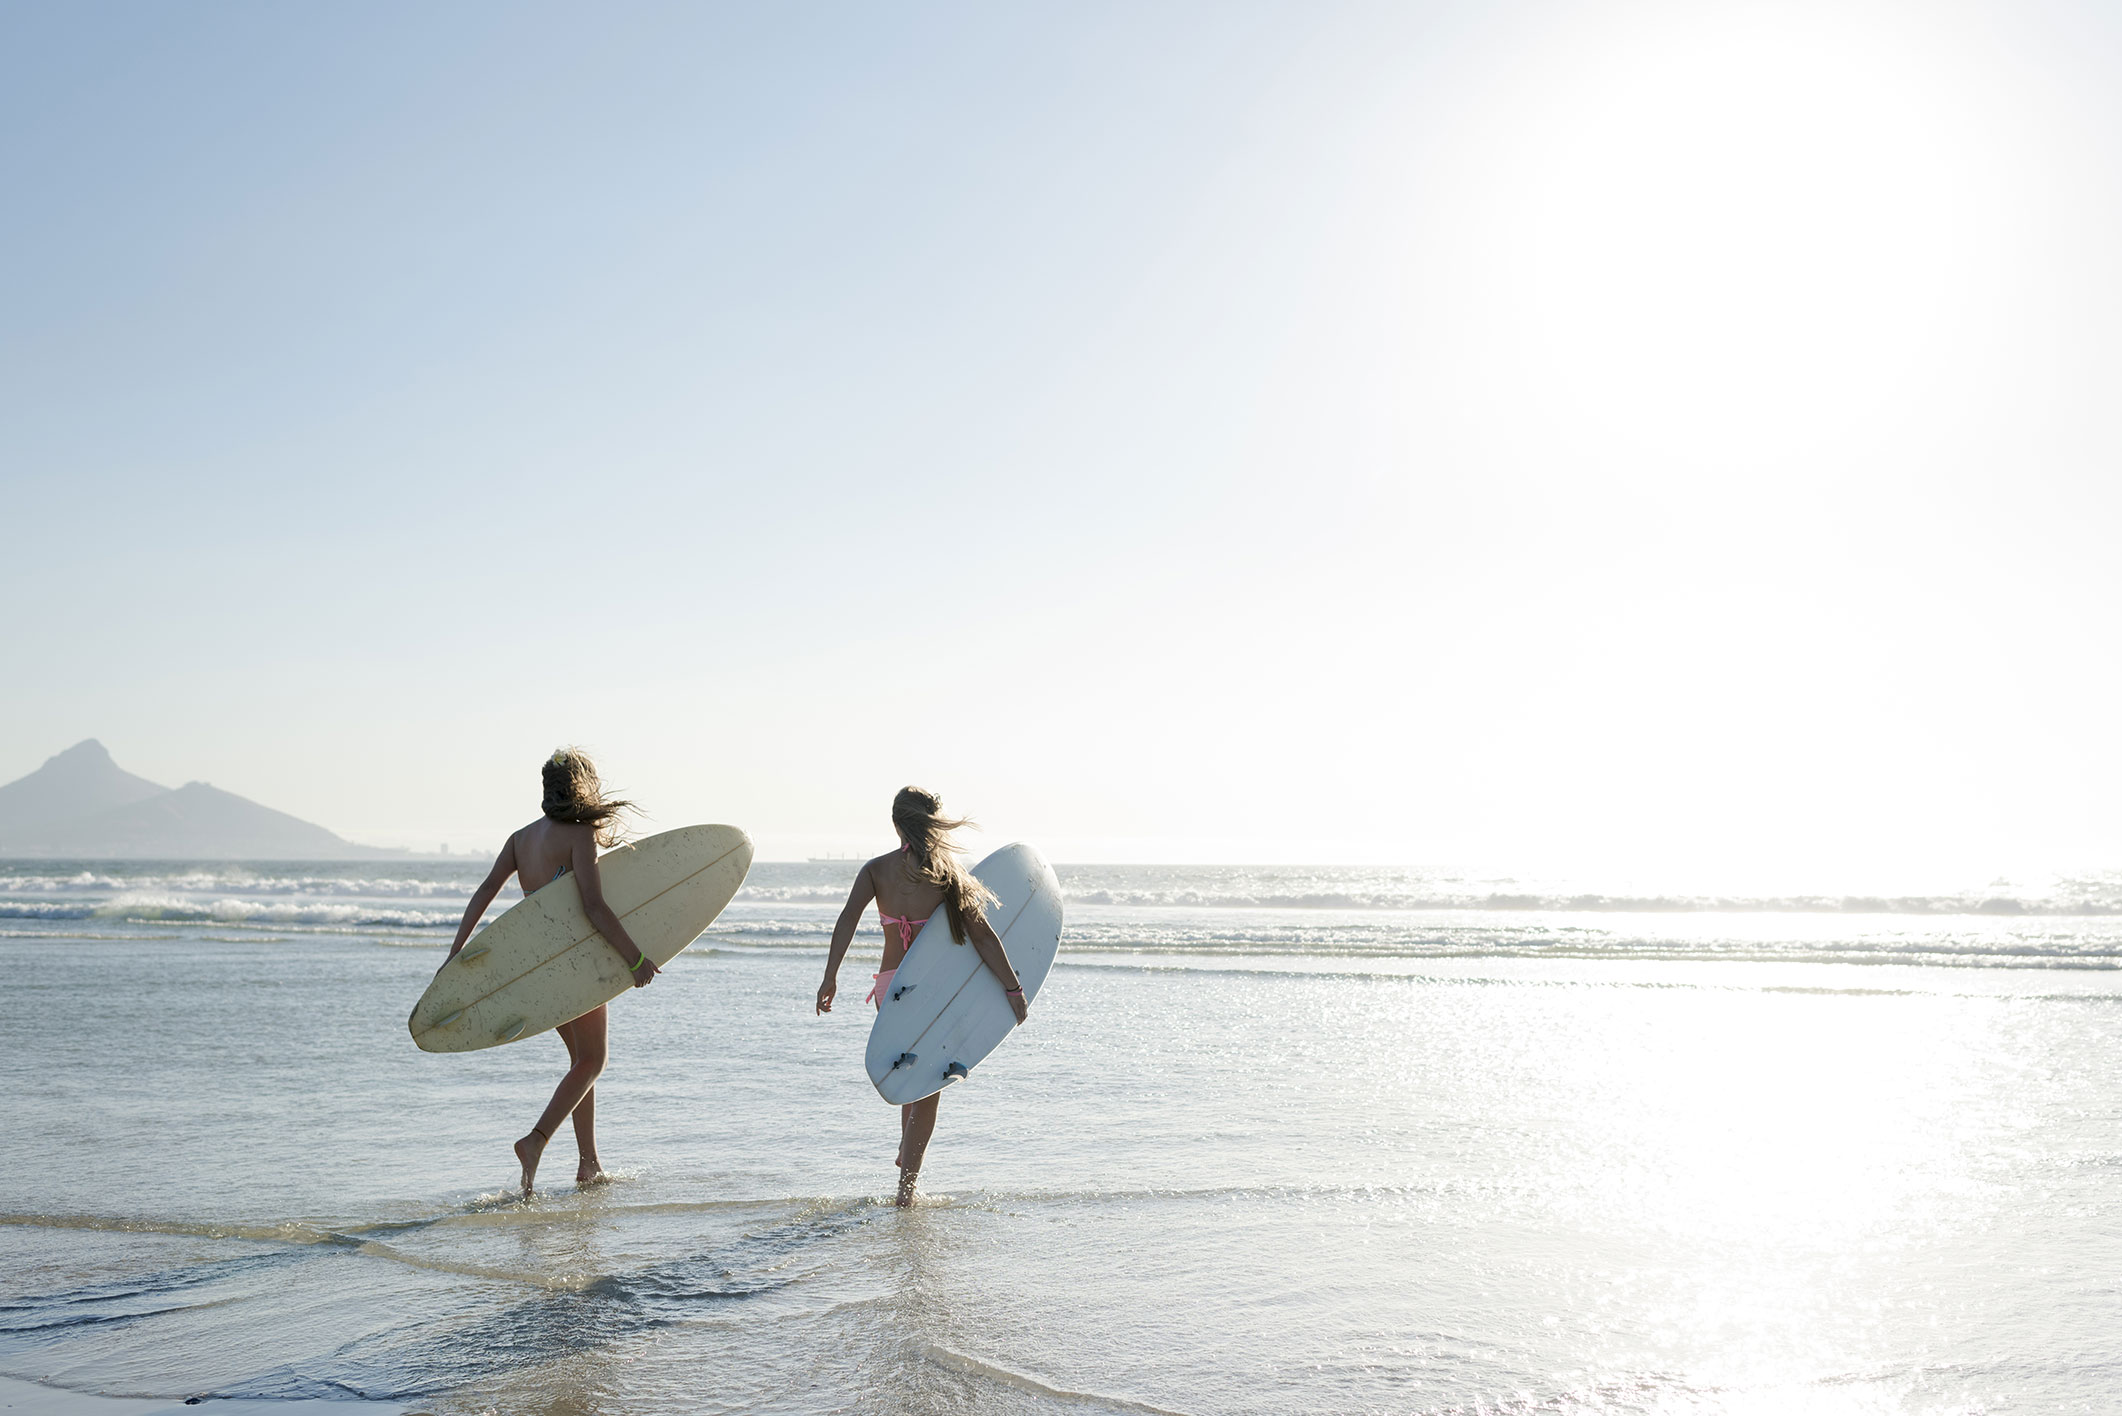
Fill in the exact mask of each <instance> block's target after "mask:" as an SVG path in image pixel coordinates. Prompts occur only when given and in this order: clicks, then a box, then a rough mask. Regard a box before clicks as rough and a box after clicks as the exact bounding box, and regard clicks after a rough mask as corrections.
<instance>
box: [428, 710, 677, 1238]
mask: <svg viewBox="0 0 2122 1416" xmlns="http://www.w3.org/2000/svg"><path fill="white" fill-rule="evenodd" d="M541 772H542V775H543V777H544V786H545V799H544V803H543V806H544V814H543V815H541V816H540V817H539V818H538V819H537V820H536V821H533V822H531V823H530V824H529V825H528V826H525V827H524V828H523V829H522V830H520V831H517V832H516V833H515V834H514V835H512V836H510V837H509V838H508V844H506V845H504V846H503V847H502V848H501V854H500V855H498V856H496V857H494V868H493V869H492V870H490V871H488V872H487V873H486V879H484V880H483V881H481V882H480V883H479V888H478V889H477V890H474V891H473V892H472V898H471V903H470V904H468V905H466V906H465V908H464V922H463V923H461V924H459V925H458V926H457V938H456V940H455V941H454V942H453V943H452V944H451V945H450V946H449V957H450V958H452V959H453V958H455V957H456V956H457V951H458V950H460V949H462V948H463V947H464V944H465V941H466V940H468V939H470V938H471V937H472V931H473V930H475V929H477V928H478V927H479V921H480V919H481V918H482V917H484V916H485V914H486V907H487V906H488V905H491V904H492V903H493V902H494V896H496V895H498V894H500V893H501V887H502V886H504V885H506V884H507V883H508V878H509V876H511V875H513V876H516V877H517V879H518V880H519V881H520V882H521V884H522V886H523V893H524V894H525V895H529V894H531V893H533V892H535V891H536V890H538V889H539V888H540V887H542V886H545V885H549V884H551V883H552V882H553V881H555V880H557V879H559V878H560V877H561V876H563V875H565V874H567V873H568V872H570V871H572V872H574V876H575V883H576V885H577V886H578V887H579V888H580V889H581V892H582V913H583V914H585V915H587V916H588V917H589V922H590V923H591V924H593V925H595V926H596V928H597V932H598V933H599V934H601V935H602V936H603V937H604V941H605V942H606V943H607V944H609V945H610V946H611V947H612V950H613V952H614V953H616V954H618V956H619V958H620V960H621V961H622V962H623V963H624V964H625V965H626V968H627V970H628V972H629V973H630V974H631V975H632V977H633V982H634V987H636V988H644V987H646V986H647V985H648V984H649V983H650V982H651V981H653V980H654V979H655V977H656V974H657V968H656V964H655V961H654V960H652V959H650V958H649V957H648V955H647V954H645V953H644V952H642V950H641V949H640V948H638V947H637V946H636V945H635V943H634V941H633V939H632V937H631V936H629V935H628V934H627V932H626V926H625V925H623V924H621V923H620V922H619V916H618V915H616V914H614V913H613V912H612V909H611V906H609V905H608V904H606V903H605V900H604V884H603V881H602V879H601V878H600V877H599V876H598V874H597V848H598V847H599V846H612V845H616V844H618V839H619V816H620V813H621V812H623V811H625V810H626V809H627V808H628V807H629V806H631V805H632V803H631V802H624V801H614V800H611V799H609V798H607V797H606V796H605V795H604V787H603V785H602V784H601V783H600V782H599V781H598V780H597V769H596V767H595V766H594V765H593V764H592V763H591V762H590V760H589V758H588V756H586V755H585V754H584V753H582V752H581V751H580V750H579V749H576V748H569V747H563V748H561V749H560V750H559V751H557V752H555V753H554V754H553V755H552V756H551V757H550V758H549V759H547V761H546V763H545V766H544V767H543V768H542V769H541ZM443 962H444V963H445V964H446V963H448V962H449V960H448V959H445V960H444V961H443ZM554 1031H555V1032H557V1033H559V1034H560V1040H561V1041H562V1042H565V1043H566V1044H567V1056H568V1062H569V1066H568V1069H567V1075H566V1076H564V1077H562V1078H561V1079H560V1085H559V1086H557V1087H555V1088H554V1089H553V1099H552V1100H551V1101H550V1102H548V1103H547V1104H546V1107H545V1114H544V1115H542V1116H540V1117H539V1118H538V1124H537V1125H535V1126H533V1127H531V1128H530V1133H529V1134H528V1135H526V1136H525V1137H524V1138H523V1139H522V1140H520V1141H518V1142H516V1161H517V1164H518V1165H520V1166H521V1167H522V1170H523V1193H524V1195H525V1196H526V1197H527V1196H529V1194H530V1193H531V1185H532V1182H533V1181H534V1180H535V1179H536V1178H537V1174H538V1161H539V1159H540V1157H542V1156H543V1155H544V1154H545V1147H546V1144H547V1143H548V1142H549V1141H551V1140H552V1138H553V1132H555V1131H556V1130H558V1129H559V1127H560V1122H561V1121H562V1120H563V1119H565V1118H567V1117H569V1116H572V1117H574V1119H575V1149H576V1151H577V1152H578V1153H579V1155H580V1160H579V1162H578V1163H577V1165H576V1166H575V1183H576V1184H578V1185H588V1184H592V1183H594V1182H596V1181H599V1180H601V1179H603V1178H604V1167H603V1166H602V1165H601V1164H599V1162H598V1160H597V1133H596V1103H597V1094H596V1085H597V1077H598V1074H600V1073H601V1072H603V1070H604V1061H605V1032H606V1028H605V1012H604V1005H602V1004H599V1005H598V1006H596V1007H595V1008H592V1009H590V1010H589V1011H588V1012H587V1013H584V1014H582V1015H581V1016H580V1017H578V1018H575V1019H572V1020H571V1021H569V1022H565V1023H561V1024H560V1025H559V1026H558V1027H557V1028H555V1029H554Z"/></svg>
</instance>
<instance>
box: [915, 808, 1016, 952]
mask: <svg viewBox="0 0 2122 1416" xmlns="http://www.w3.org/2000/svg"><path fill="white" fill-rule="evenodd" d="M972 824H973V823H972V821H971V820H970V819H969V818H966V817H959V818H956V819H952V818H951V817H948V816H945V815H944V814H943V798H942V797H939V796H937V795H936V794H935V793H934V792H931V791H924V790H923V789H922V788H920V787H901V788H900V789H899V795H897V796H895V797H893V798H892V825H894V826H896V827H898V828H899V834H900V835H901V836H903V837H905V838H906V854H907V857H908V859H909V861H910V862H911V864H912V866H913V871H914V874H915V875H917V876H919V877H920V878H921V879H923V880H926V881H928V882H929V883H930V884H931V885H934V886H935V887H937V888H938V889H940V890H941V891H942V892H943V914H944V918H946V919H948V920H949V921H950V937H951V938H952V939H953V940H955V941H956V942H958V943H960V944H963V943H964V942H965V937H966V936H965V919H966V916H967V915H969V914H971V913H973V912H974V911H976V910H979V909H981V908H982V907H983V906H985V905H990V904H993V903H994V899H995V896H994V892H992V891H991V890H989V889H988V888H987V887H986V886H985V885H982V884H981V883H980V882H979V881H977V880H975V879H973V877H972V874H971V872H969V871H968V870H966V868H965V867H964V866H963V865H960V864H959V863H958V852H957V850H956V848H955V847H953V846H952V845H951V841H950V833H951V832H953V831H955V830H957V829H958V828H959V827H960V826H970V825H972Z"/></svg>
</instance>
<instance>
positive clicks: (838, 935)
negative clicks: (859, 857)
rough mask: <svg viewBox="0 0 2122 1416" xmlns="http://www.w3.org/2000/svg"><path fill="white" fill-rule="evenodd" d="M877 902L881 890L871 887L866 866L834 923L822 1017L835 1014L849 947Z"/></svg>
mask: <svg viewBox="0 0 2122 1416" xmlns="http://www.w3.org/2000/svg"><path fill="white" fill-rule="evenodd" d="M876 898H877V887H876V886H875V885H873V884H872V883H870V878H869V867H868V866H866V865H865V866H863V867H862V870H861V872H860V873H859V874H858V875H856V876H855V883H854V886H853V888H851V889H849V890H848V892H847V903H846V904H845V905H842V906H841V907H840V918H839V919H837V920H835V921H834V922H833V947H832V952H830V953H828V954H827V955H826V956H825V982H823V983H821V984H819V985H818V1008H817V1011H818V1012H820V1013H830V1012H831V1011H832V1010H833V995H834V994H835V993H838V992H839V991H840V961H841V960H842V959H844V958H846V957H847V946H848V945H850V944H852V943H854V942H855V929H856V927H857V926H859V925H860V924H861V923H862V912H863V911H864V910H866V909H868V908H869V902H870V901H871V900H874V899H876Z"/></svg>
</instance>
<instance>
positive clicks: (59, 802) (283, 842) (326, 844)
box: [0, 738, 389, 860]
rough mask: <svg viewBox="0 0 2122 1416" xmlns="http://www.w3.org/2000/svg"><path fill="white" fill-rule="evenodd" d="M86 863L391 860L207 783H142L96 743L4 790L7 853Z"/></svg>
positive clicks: (0, 836) (1, 829) (1, 813)
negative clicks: (130, 859)
mask: <svg viewBox="0 0 2122 1416" xmlns="http://www.w3.org/2000/svg"><path fill="white" fill-rule="evenodd" d="M7 852H21V853H24V854H29V855H67V856H77V857H82V858H102V857H112V856H135V857H138V856H148V857H159V858H165V859H184V858H196V859H209V858H211V859H223V860H226V859H232V858H237V859H243V858H247V859H258V860H271V859H302V858H308V859H339V860H350V859H354V858H356V857H362V856H371V855H383V854H389V853H388V852H383V851H377V850H374V849H373V848H370V847H367V846H357V845H354V844H353V843H352V842H350V841H344V840H341V839H340V838H339V837H338V836H335V835H333V834H332V833H331V832H330V831H327V830H325V829H324V828H323V827H322V826H315V825H312V824H311V823H309V822H307V821H303V820H301V819H299V818H297V817H293V816H290V815H288V814H287V813H286V812H284V811H275V810H273V809H272V808H271V807H268V806H261V805H259V804H258V803H257V802H254V801H250V800H247V799H246V798H243V797H240V796H237V795H236V794H235V793H233V792H225V791H222V790H221V789H220V788H219V787H216V786H213V785H211V784H210V783H207V782H186V783H185V784H184V785H183V786H182V787H180V788H178V789H177V790H175V791H171V790H170V789H169V788H168V787H164V786H161V785H159V784H157V783H154V782H150V781H148V780H147V779H146V778H144V777H135V776H134V775H133V774H132V773H130V772H128V771H126V770H125V769H124V768H122V767H120V766H119V765H118V764H117V763H116V762H113V761H112V760H111V755H110V752H109V750H108V749H106V748H105V747H104V746H103V744H102V743H100V742H98V741H97V740H96V739H95V738H83V739H82V740H81V741H80V742H77V743H75V744H74V745H73V746H72V747H70V748H68V749H67V750H66V751H64V752H62V753H59V754H57V755H56V756H54V757H50V758H47V759H46V760H45V763H44V765H43V766H42V767H40V768H38V769H37V770H36V771H34V772H32V773H30V774H29V775H28V776H27V777H22V778H19V779H17V780H15V781H12V782H9V783H7V784H6V785H5V786H0V853H7Z"/></svg>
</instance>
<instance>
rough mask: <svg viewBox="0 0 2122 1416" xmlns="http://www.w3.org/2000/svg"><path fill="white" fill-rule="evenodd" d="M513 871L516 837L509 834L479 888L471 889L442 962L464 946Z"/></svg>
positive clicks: (454, 956) (446, 960)
mask: <svg viewBox="0 0 2122 1416" xmlns="http://www.w3.org/2000/svg"><path fill="white" fill-rule="evenodd" d="M515 873H516V838H515V837H514V836H510V837H509V838H508V842H507V844H505V845H503V846H502V847H501V854H499V855H497V856H495V857H494V868H493V869H492V870H489V871H487V872H486V878H485V879H484V880H482V881H480V882H479V888H478V889H476V890H474V891H472V902H471V903H470V904H468V905H466V906H465V907H464V920H463V922H462V923H461V924H459V925H458V926H457V940H456V942H455V943H453V944H451V945H450V946H449V957H448V958H445V959H444V960H443V961H442V962H443V963H445V964H446V963H448V962H449V961H450V959H454V958H456V957H457V951H458V950H459V949H462V948H463V947H464V941H465V940H467V939H469V938H471V937H472V931H473V930H474V929H477V928H478V927H479V920H480V918H481V917H482V916H484V915H485V914H486V907H487V906H488V905H490V904H492V903H493V902H494V896H496V895H498V894H500V893H501V887H502V886H503V885H506V884H508V877H509V876H511V875H514V874H515Z"/></svg>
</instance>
